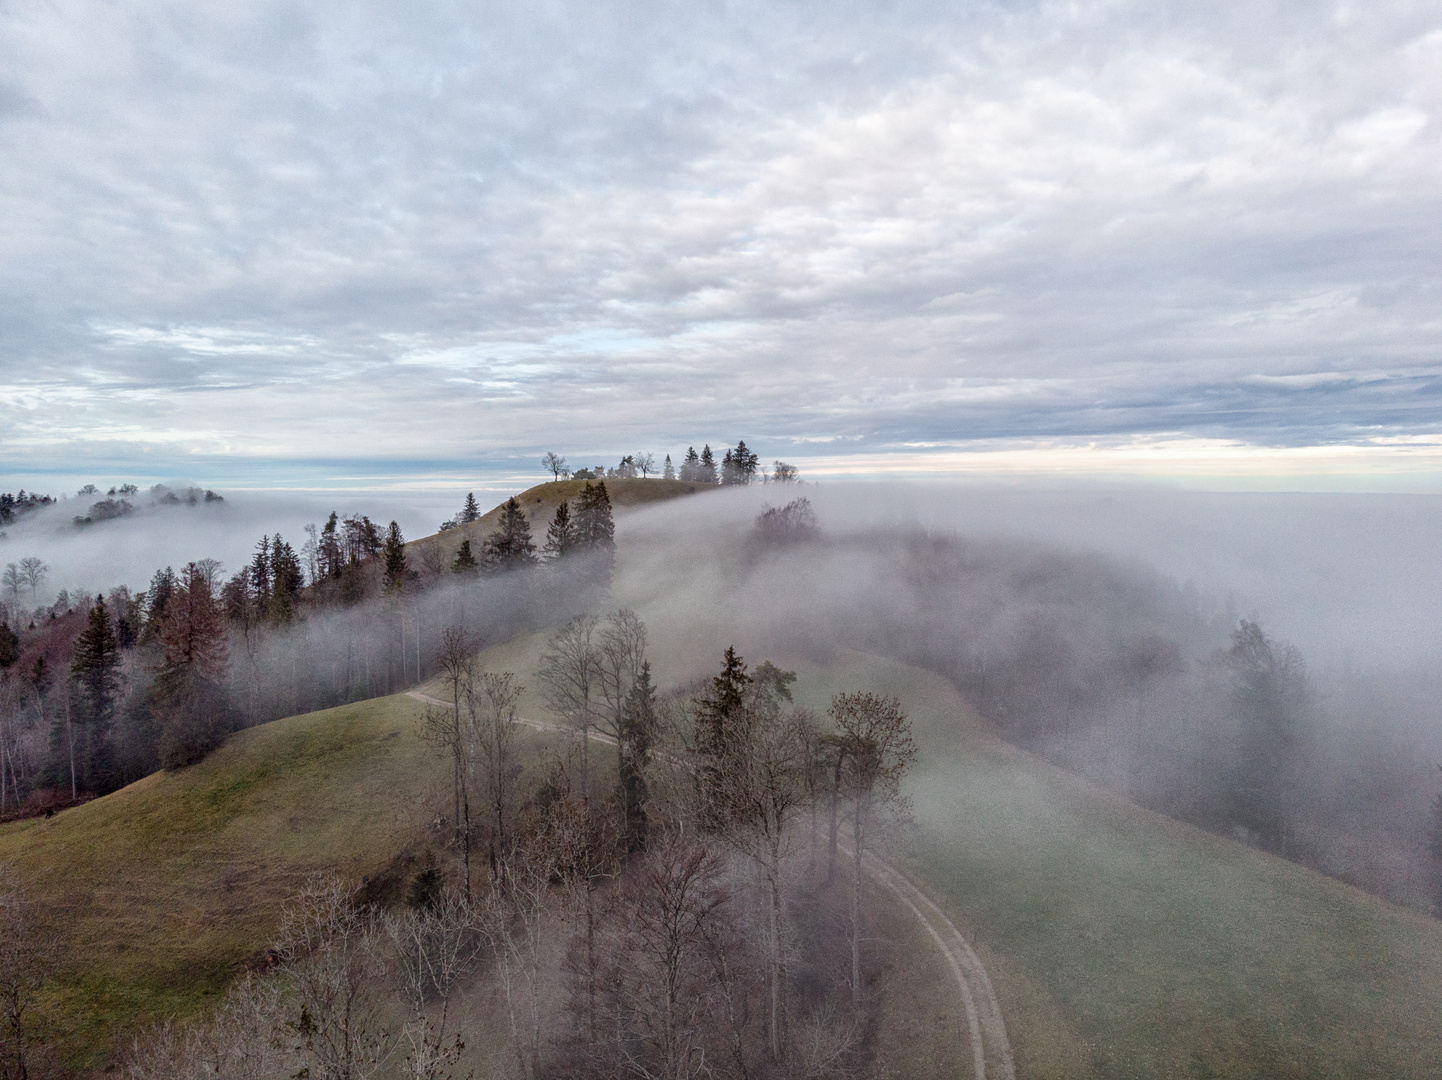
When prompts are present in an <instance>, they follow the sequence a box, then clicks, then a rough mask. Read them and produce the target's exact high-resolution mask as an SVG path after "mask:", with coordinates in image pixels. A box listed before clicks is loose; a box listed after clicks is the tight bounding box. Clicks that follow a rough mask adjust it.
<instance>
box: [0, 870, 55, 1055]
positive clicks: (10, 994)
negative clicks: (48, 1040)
mask: <svg viewBox="0 0 1442 1080" xmlns="http://www.w3.org/2000/svg"><path fill="white" fill-rule="evenodd" d="M51 953H52V950H51V949H50V947H49V946H48V944H47V939H46V938H45V936H44V935H43V934H41V933H40V932H39V931H38V930H37V929H36V927H35V926H34V923H33V920H32V917H31V910H30V905H29V903H28V902H27V901H26V899H25V895H24V892H23V890H22V889H21V888H20V883H19V881H18V880H17V879H16V877H15V874H14V872H13V871H12V870H11V869H10V868H9V867H0V1039H3V1053H4V1059H3V1066H0V1075H3V1076H5V1077H6V1078H7V1080H26V1078H27V1077H28V1076H29V1075H30V1074H29V1068H30V1050H31V1046H32V1042H33V1039H34V1033H33V1032H32V1031H31V1029H30V1026H29V1025H30V1013H31V1010H32V1009H33V1008H34V1006H35V1003H36V1002H35V998H36V994H37V993H38V991H39V989H40V984H41V983H42V982H44V980H45V973H46V971H47V969H48V967H49V966H50V963H51V961H52V960H53V957H52V955H51Z"/></svg>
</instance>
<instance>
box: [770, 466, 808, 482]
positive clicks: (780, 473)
mask: <svg viewBox="0 0 1442 1080" xmlns="http://www.w3.org/2000/svg"><path fill="white" fill-rule="evenodd" d="M800 478H801V470H800V469H798V468H797V467H796V466H795V465H788V464H786V462H784V461H774V462H772V463H771V477H770V482H771V483H773V484H794V483H796V481H797V480H799V479H800Z"/></svg>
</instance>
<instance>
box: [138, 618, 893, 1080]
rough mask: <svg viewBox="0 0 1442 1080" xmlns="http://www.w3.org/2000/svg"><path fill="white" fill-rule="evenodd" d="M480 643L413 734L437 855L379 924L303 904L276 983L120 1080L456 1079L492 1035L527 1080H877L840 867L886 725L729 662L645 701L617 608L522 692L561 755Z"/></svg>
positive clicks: (352, 902)
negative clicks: (442, 791)
mask: <svg viewBox="0 0 1442 1080" xmlns="http://www.w3.org/2000/svg"><path fill="white" fill-rule="evenodd" d="M476 645H477V642H476V641H475V640H474V639H473V638H472V637H471V636H470V635H469V634H468V633H467V632H466V631H465V630H464V629H463V628H461V627H459V626H456V627H451V628H448V629H447V631H446V633H445V634H444V645H443V647H442V650H441V658H440V668H441V672H442V674H443V679H442V682H443V684H444V686H445V693H446V696H447V697H448V698H450V699H451V700H449V701H448V702H446V703H445V704H444V705H433V706H429V707H428V708H427V711H426V714H425V717H424V720H423V723H422V727H421V732H422V735H423V737H424V738H425V739H426V740H428V741H429V743H430V744H431V745H432V746H433V747H434V749H435V752H436V753H437V755H439V760H440V761H441V762H442V763H443V764H444V769H445V773H446V775H447V776H448V777H449V778H450V779H449V783H448V784H447V787H448V788H449V791H448V792H447V798H446V813H445V815H444V818H445V819H444V820H443V822H442V824H443V826H444V827H443V830H442V836H443V837H444V845H443V848H442V849H441V850H440V851H438V852H436V853H434V856H433V857H432V856H428V857H426V858H423V859H421V860H420V861H419V864H418V865H417V867H416V868H415V869H414V870H412V871H411V872H410V873H409V874H408V875H407V876H406V877H404V878H403V879H401V880H398V881H397V882H394V883H392V885H390V886H387V888H389V889H390V893H389V894H388V895H389V896H390V900H389V902H385V901H382V900H378V899H377V898H376V897H375V895H374V893H375V888H376V883H374V882H372V883H370V884H369V885H368V886H366V887H365V888H357V887H355V886H353V885H349V884H346V883H343V882H342V881H340V880H339V879H336V878H333V877H332V878H319V879H316V880H314V881H312V882H311V883H310V884H309V885H308V886H306V887H305V888H304V889H302V890H301V892H300V893H299V894H298V895H297V896H296V897H295V898H294V899H292V900H291V901H290V902H289V903H288V904H287V905H286V907H285V909H284V913H283V918H282V920H281V923H282V929H281V932H280V938H279V940H278V941H277V942H276V944H275V947H274V948H273V950H272V952H271V955H272V956H273V957H275V958H276V960H277V966H276V968H275V969H274V970H273V971H272V972H270V973H269V974H267V975H265V976H264V977H251V978H247V979H244V980H242V981H241V982H240V983H239V984H238V985H237V986H236V987H235V988H233V989H232V991H231V992H230V994H229V996H228V997H227V999H226V1000H225V1002H224V1004H223V1005H222V1006H221V1008H220V1009H219V1011H218V1013H217V1014H216V1015H215V1017H214V1018H213V1019H210V1020H206V1021H201V1022H199V1023H196V1024H194V1025H191V1026H189V1027H174V1026H169V1027H164V1028H162V1029H160V1030H158V1031H157V1032H155V1033H153V1035H152V1036H151V1037H150V1038H149V1039H148V1040H144V1041H142V1043H141V1044H139V1046H138V1051H137V1053H136V1055H135V1056H134V1058H133V1060H132V1061H131V1064H130V1072H131V1075H132V1077H134V1078H135V1080H169V1078H172V1077H174V1078H179V1077H182V1076H186V1077H188V1076H190V1075H193V1074H194V1073H195V1072H196V1071H197V1070H198V1069H208V1071H209V1072H212V1073H219V1074H224V1073H226V1072H227V1071H238V1070H239V1069H240V1068H241V1067H242V1063H246V1062H251V1063H257V1064H254V1065H251V1066H249V1068H251V1069H252V1070H259V1071H252V1072H249V1073H247V1075H261V1074H264V1075H300V1074H305V1075H309V1076H312V1077H317V1078H322V1077H323V1078H326V1080H341V1078H343V1077H350V1078H353V1077H366V1076H372V1075H376V1074H378V1073H380V1072H381V1071H382V1070H387V1071H390V1072H391V1073H392V1074H398V1075H404V1076H408V1077H426V1078H440V1077H453V1076H454V1077H459V1076H462V1075H468V1074H473V1072H474V1070H475V1068H476V1067H477V1064H478V1061H477V1059H476V1058H475V1057H474V1056H470V1057H468V1056H467V1048H468V1047H475V1046H476V1045H477V1044H481V1043H484V1042H485V1041H486V1040H487V1038H488V1037H489V1036H490V1033H496V1034H498V1035H500V1036H501V1038H502V1040H503V1046H502V1047H501V1049H502V1050H503V1056H502V1057H500V1058H499V1059H495V1060H492V1061H490V1062H487V1063H485V1064H486V1066H488V1067H487V1072H488V1073H490V1074H493V1075H510V1076H516V1077H524V1078H527V1080H541V1078H550V1077H557V1078H559V1077H563V1076H564V1077H574V1078H595V1080H619V1078H621V1077H632V1076H648V1077H658V1078H667V1080H683V1078H691V1077H701V1076H715V1077H737V1078H740V1077H753V1078H758V1080H759V1078H767V1080H769V1078H782V1077H796V1078H802V1077H808V1078H809V1077H823V1076H824V1077H861V1076H867V1075H875V1074H876V1073H877V1072H878V1071H879V1070H880V1069H881V1066H880V1064H879V1063H878V1062H877V1061H876V1060H875V1051H876V1048H875V1046H874V1045H873V1041H872V1040H871V1038H870V1036H869V1032H871V1031H872V1030H873V1029H874V1026H875V1022H876V1016H877V1014H878V1012H879V1010H880V1009H881V1008H882V1007H883V1004H884V1001H883V998H882V993H883V991H882V989H881V984H880V982H879V978H878V976H879V972H880V971H881V969H882V968H883V967H884V963H885V957H884V955H883V950H881V949H880V948H878V947H877V946H876V945H875V944H874V943H873V942H874V929H873V928H872V926H871V923H870V919H871V913H870V908H869V904H868V902H867V901H868V893H867V891H866V890H865V889H864V888H863V886H862V865H863V860H864V858H865V853H866V851H867V850H868V848H870V847H872V846H873V845H874V844H875V840H874V838H873V836H872V832H873V829H874V827H875V824H876V822H877V820H879V817H878V815H880V816H881V817H885V813H884V812H885V810H886V808H888V807H891V806H896V805H899V800H900V782H901V780H902V778H903V776H904V774H905V772H906V770H907V768H908V767H909V765H910V763H911V761H912V759H913V757H914V747H913V745H912V741H911V736H910V730H909V723H908V721H907V718H906V716H905V714H904V712H903V711H902V710H901V708H900V707H899V705H898V704H897V702H896V701H895V700H894V699H890V698H885V697H880V696H877V695H875V694H871V693H868V692H864V691H859V692H853V693H843V694H838V695H836V696H835V697H833V699H832V701H831V707H830V709H829V712H828V715H827V718H826V719H825V721H823V720H822V719H821V718H819V717H817V716H815V715H813V714H811V713H810V712H808V711H807V710H805V709H800V708H797V707H796V706H795V704H794V702H793V694H792V688H793V686H794V684H795V681H796V675H795V674H794V673H793V672H789V671H784V670H782V669H780V668H779V667H777V666H775V665H773V664H771V663H762V664H760V665H759V666H757V667H755V668H754V669H752V668H749V667H748V665H747V664H746V662H745V661H744V659H743V658H742V657H741V656H739V655H738V654H737V653H736V651H735V650H734V649H733V648H728V649H727V650H725V653H724V655H723V656H722V657H721V658H720V663H719V665H718V670H717V672H716V674H715V675H714V676H713V677H711V678H709V679H705V680H702V681H700V682H698V683H696V684H694V685H690V686H686V687H677V688H675V689H672V690H669V691H666V692H661V691H659V690H658V689H657V687H656V685H655V684H654V680H653V675H652V671H651V665H650V662H649V659H648V657H647V630H646V627H645V625H644V624H643V623H642V622H641V620H640V619H639V618H637V617H636V615H635V613H634V612H631V611H628V610H626V609H621V610H618V611H614V612H612V613H610V614H609V615H608V616H606V617H605V618H601V617H599V616H597V615H594V614H581V615H578V616H577V617H576V618H574V619H573V620H571V621H570V622H568V623H567V624H566V625H564V626H563V627H561V628H560V629H558V630H556V631H554V632H553V634H552V635H551V637H550V639H549V643H548V648H547V650H546V653H545V655H544V657H543V659H542V661H541V664H540V667H539V669H538V670H537V671H536V672H534V673H533V677H534V678H535V680H536V681H537V683H538V684H539V686H540V688H541V691H542V696H543V698H544V699H545V701H546V703H547V708H548V711H549V713H550V717H549V721H548V723H549V724H550V725H552V727H553V728H554V729H555V730H557V731H559V732H561V733H566V732H569V733H571V734H572V735H573V736H574V738H572V739H571V740H569V741H568V742H566V743H563V744H560V745H558V744H557V743H556V742H555V740H554V738H552V739H550V740H546V741H544V742H541V741H539V740H537V739H536V738H535V736H534V727H535V726H538V725H539V724H540V723H541V722H537V721H527V720H523V719H521V718H520V717H519V716H518V715H517V705H518V702H519V700H520V698H521V694H522V691H523V687H522V685H521V682H520V680H519V678H518V676H517V675H516V674H515V673H514V672H505V671H501V672H493V671H488V670H485V669H484V668H483V667H481V666H480V664H479V661H478V658H477V654H476V651H475V647H476ZM538 742H540V744H539V745H538ZM367 889H369V890H370V891H369V892H367ZM801 973H804V977H801ZM261 1062H264V1064H263V1065H260V1064H259V1063H261Z"/></svg>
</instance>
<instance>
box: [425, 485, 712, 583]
mask: <svg viewBox="0 0 1442 1080" xmlns="http://www.w3.org/2000/svg"><path fill="white" fill-rule="evenodd" d="M596 483H604V484H605V485H606V494H607V495H608V496H609V497H610V499H611V506H612V508H613V509H614V510H617V511H623V510H627V509H630V508H633V507H639V506H648V505H651V504H653V503H658V502H665V501H666V500H668V499H677V498H680V497H682V496H683V495H695V494H699V493H701V492H705V491H708V490H714V486H713V485H710V484H700V483H694V482H689V481H684V480H661V479H657V478H647V479H640V478H625V479H621V478H612V479H607V480H604V481H596V480H552V481H549V482H547V483H544V484H537V485H536V486H535V487H532V488H527V489H526V490H525V491H523V492H521V493H520V494H519V495H516V496H514V498H515V500H516V502H517V503H519V504H520V505H521V508H522V509H523V510H524V511H525V512H526V521H527V523H528V524H529V525H530V526H531V535H532V536H533V537H535V540H536V546H537V548H539V547H540V546H541V545H542V544H543V543H545V539H546V527H547V526H548V525H550V523H551V519H552V517H554V516H555V513H556V508H557V507H558V506H560V505H561V503H563V502H569V501H571V500H573V499H575V498H576V497H577V496H578V495H580V494H581V492H582V491H583V490H584V489H585V487H586V485H587V484H596ZM507 501H509V500H507ZM505 505H506V504H505V503H504V502H503V503H501V504H499V505H498V506H496V507H494V508H493V509H491V510H490V511H489V512H487V513H485V514H482V515H481V516H480V517H479V518H477V519H476V520H475V521H472V522H470V523H468V524H465V525H457V526H456V527H455V528H452V529H447V530H445V531H444V532H437V533H432V534H431V535H430V536H422V537H420V538H418V539H415V540H412V541H410V542H409V543H408V544H406V554H407V555H408V556H409V557H411V558H413V559H415V560H416V562H418V563H419V564H420V565H422V566H428V565H429V566H432V567H434V568H435V569H442V568H444V567H446V566H448V565H450V562H451V560H452V559H454V558H455V556H456V552H457V551H459V550H460V547H461V543H462V542H463V541H466V540H469V541H470V542H471V550H472V551H474V552H476V553H477V554H478V555H479V552H480V549H481V544H482V543H483V542H484V541H485V539H486V537H487V536H489V535H490V534H491V533H492V532H494V531H495V529H496V526H497V525H498V524H499V522H500V519H501V511H502V510H503V509H504V507H505Z"/></svg>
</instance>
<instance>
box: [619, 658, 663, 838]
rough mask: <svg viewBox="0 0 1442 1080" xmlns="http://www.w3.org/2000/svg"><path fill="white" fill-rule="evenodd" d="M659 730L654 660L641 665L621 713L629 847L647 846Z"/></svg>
mask: <svg viewBox="0 0 1442 1080" xmlns="http://www.w3.org/2000/svg"><path fill="white" fill-rule="evenodd" d="M655 733H656V688H655V687H654V686H653V685H651V662H650V661H649V660H647V661H644V662H643V663H642V664H641V673H640V675H638V676H637V678H636V682H635V685H633V686H632V687H631V693H630V695H629V696H628V697H627V698H626V707H625V710H624V711H623V712H622V714H621V724H620V732H619V734H620V736H621V737H620V738H619V739H618V740H617V748H616V751H617V754H618V757H619V765H620V785H621V790H620V792H619V793H618V795H619V797H620V801H621V812H622V818H623V820H624V826H623V827H624V831H625V842H626V850H627V851H631V852H635V851H641V850H642V849H644V848H645V846H646V796H647V791H646V766H647V764H649V762H650V760H651V743H652V741H653V740H654V739H655Z"/></svg>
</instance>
